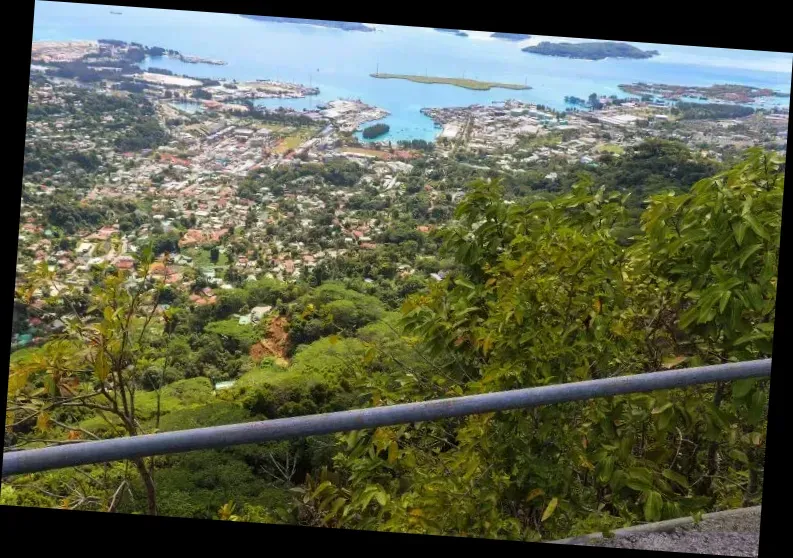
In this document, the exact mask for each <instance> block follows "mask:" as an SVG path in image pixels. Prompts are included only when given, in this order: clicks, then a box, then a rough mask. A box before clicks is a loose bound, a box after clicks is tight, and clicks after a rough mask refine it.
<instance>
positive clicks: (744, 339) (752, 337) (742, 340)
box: [735, 331, 768, 347]
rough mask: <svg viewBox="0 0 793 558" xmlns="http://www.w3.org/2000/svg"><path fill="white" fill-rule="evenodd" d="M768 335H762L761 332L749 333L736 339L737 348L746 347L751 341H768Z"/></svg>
mask: <svg viewBox="0 0 793 558" xmlns="http://www.w3.org/2000/svg"><path fill="white" fill-rule="evenodd" d="M767 338H768V335H766V334H765V333H761V332H759V331H753V332H752V333H747V334H746V335H743V336H741V337H739V338H738V339H736V341H735V346H736V347H737V346H740V345H745V344H746V343H750V342H751V341H757V340H759V339H767Z"/></svg>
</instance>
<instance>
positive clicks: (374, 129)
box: [361, 124, 391, 139]
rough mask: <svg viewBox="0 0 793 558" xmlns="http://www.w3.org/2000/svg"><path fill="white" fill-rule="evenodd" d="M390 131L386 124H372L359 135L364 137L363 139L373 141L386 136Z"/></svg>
mask: <svg viewBox="0 0 793 558" xmlns="http://www.w3.org/2000/svg"><path fill="white" fill-rule="evenodd" d="M390 129H391V127H390V126H389V125H388V124H374V125H372V126H369V127H367V128H364V130H363V132H362V133H361V135H362V136H363V137H364V139H374V138H378V137H380V136H382V135H384V134H387V133H388V131H389V130H390Z"/></svg>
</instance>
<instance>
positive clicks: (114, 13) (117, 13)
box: [110, 10, 121, 15]
mask: <svg viewBox="0 0 793 558" xmlns="http://www.w3.org/2000/svg"><path fill="white" fill-rule="evenodd" d="M110 13H111V14H113V15H121V12H114V11H113V10H110Z"/></svg>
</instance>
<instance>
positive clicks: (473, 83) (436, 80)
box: [370, 73, 531, 91]
mask: <svg viewBox="0 0 793 558" xmlns="http://www.w3.org/2000/svg"><path fill="white" fill-rule="evenodd" d="M370 75H371V76H372V77H374V78H380V79H406V80H408V81H414V82H416V83H426V84H443V85H454V86H457V87H464V88H465V89H475V90H477V91H488V90H490V89H494V88H500V89H531V87H530V86H528V85H518V84H514V83H495V82H490V81H477V80H475V79H463V78H446V77H433V76H410V75H404V74H381V73H378V74H370Z"/></svg>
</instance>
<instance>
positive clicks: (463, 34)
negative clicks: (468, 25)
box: [433, 27, 468, 37]
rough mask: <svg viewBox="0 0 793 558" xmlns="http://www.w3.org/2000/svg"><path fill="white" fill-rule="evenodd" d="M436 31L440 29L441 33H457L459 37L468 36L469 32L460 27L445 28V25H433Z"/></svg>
mask: <svg viewBox="0 0 793 558" xmlns="http://www.w3.org/2000/svg"><path fill="white" fill-rule="evenodd" d="M433 29H435V31H440V32H441V33H451V34H452V35H457V36H458V37H467V36H468V33H466V32H465V31H461V30H460V29H444V28H443V27H433Z"/></svg>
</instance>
